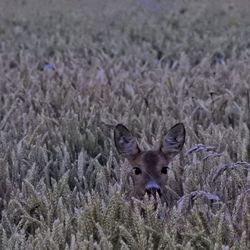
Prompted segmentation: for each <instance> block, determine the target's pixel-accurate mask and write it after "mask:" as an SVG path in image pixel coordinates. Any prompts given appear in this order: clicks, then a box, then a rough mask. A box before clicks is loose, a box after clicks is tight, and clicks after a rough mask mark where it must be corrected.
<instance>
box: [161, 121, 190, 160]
mask: <svg viewBox="0 0 250 250" xmlns="http://www.w3.org/2000/svg"><path fill="white" fill-rule="evenodd" d="M185 134H186V131H185V127H184V124H183V123H177V124H176V125H174V126H173V127H172V128H171V129H170V130H169V131H168V132H167V134H166V135H165V137H164V139H163V142H162V144H161V148H160V150H161V152H163V154H164V155H165V156H166V157H167V158H170V159H172V158H173V157H174V156H176V155H177V154H178V153H180V151H181V150H182V147H183V145H184V142H185Z"/></svg>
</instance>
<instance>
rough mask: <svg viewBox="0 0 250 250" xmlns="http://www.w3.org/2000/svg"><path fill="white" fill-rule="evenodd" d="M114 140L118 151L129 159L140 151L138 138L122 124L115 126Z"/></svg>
mask: <svg viewBox="0 0 250 250" xmlns="http://www.w3.org/2000/svg"><path fill="white" fill-rule="evenodd" d="M114 141H115V146H116V148H117V150H118V152H119V153H120V154H122V155H123V156H125V157H126V158H128V159H131V158H133V157H134V156H136V155H137V154H138V153H139V152H140V149H139V147H138V145H137V142H136V138H135V137H134V136H133V135H132V134H131V132H130V131H129V130H128V129H127V128H126V127H125V126H124V125H122V124H118V125H116V127H115V130H114Z"/></svg>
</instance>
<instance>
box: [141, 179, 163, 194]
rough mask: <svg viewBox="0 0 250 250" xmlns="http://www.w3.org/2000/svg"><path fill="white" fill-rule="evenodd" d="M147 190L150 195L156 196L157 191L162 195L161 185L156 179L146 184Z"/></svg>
mask: <svg viewBox="0 0 250 250" xmlns="http://www.w3.org/2000/svg"><path fill="white" fill-rule="evenodd" d="M145 190H146V193H147V194H148V195H153V196H155V195H156V193H158V194H159V195H161V187H160V185H159V184H158V183H157V182H156V181H149V182H148V183H147V184H146V186H145Z"/></svg>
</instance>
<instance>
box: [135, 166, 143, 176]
mask: <svg viewBox="0 0 250 250" xmlns="http://www.w3.org/2000/svg"><path fill="white" fill-rule="evenodd" d="M133 171H134V174H135V175H138V174H141V169H140V168H137V167H135V168H133Z"/></svg>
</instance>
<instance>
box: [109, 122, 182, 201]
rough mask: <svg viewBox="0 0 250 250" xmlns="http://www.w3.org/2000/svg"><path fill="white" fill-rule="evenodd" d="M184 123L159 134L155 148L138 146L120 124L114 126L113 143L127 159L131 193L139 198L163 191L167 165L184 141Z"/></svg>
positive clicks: (128, 131) (125, 128) (130, 134)
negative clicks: (157, 144) (129, 170)
mask: <svg viewBox="0 0 250 250" xmlns="http://www.w3.org/2000/svg"><path fill="white" fill-rule="evenodd" d="M185 136H186V131H185V126H184V124H183V123H177V124H175V125H174V126H173V127H171V128H170V129H169V130H168V132H167V133H166V134H165V136H164V137H163V138H162V140H161V143H160V146H159V147H158V149H157V150H147V151H144V150H141V149H140V148H139V145H138V143H137V139H136V137H135V136H133V134H132V133H131V132H130V130H129V129H128V128H127V127H126V126H124V125H123V124H117V125H116V126H115V128H114V142H115V147H116V149H117V151H118V153H119V154H120V155H122V156H123V157H125V158H126V159H127V160H128V163H129V165H130V166H129V168H130V169H131V176H132V181H133V189H134V190H133V195H134V196H135V197H137V198H139V199H142V198H143V197H144V195H145V194H147V195H149V196H153V197H154V198H156V197H157V195H158V196H159V197H161V196H162V194H163V193H164V192H166V188H165V185H166V182H167V178H168V168H169V167H168V165H169V163H170V162H171V161H172V160H173V159H174V157H175V156H176V155H177V154H179V153H180V152H181V150H182V148H183V145H184V143H185Z"/></svg>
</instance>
